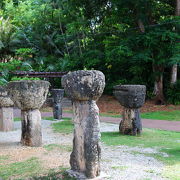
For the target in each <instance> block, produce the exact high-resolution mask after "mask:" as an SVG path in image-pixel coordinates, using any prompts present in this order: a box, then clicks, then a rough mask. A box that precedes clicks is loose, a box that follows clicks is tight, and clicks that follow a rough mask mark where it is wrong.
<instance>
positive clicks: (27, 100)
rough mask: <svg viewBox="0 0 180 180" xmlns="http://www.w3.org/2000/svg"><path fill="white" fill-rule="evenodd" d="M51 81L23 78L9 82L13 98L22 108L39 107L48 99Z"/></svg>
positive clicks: (10, 93)
mask: <svg viewBox="0 0 180 180" xmlns="http://www.w3.org/2000/svg"><path fill="white" fill-rule="evenodd" d="M49 86H50V83H49V82H48V81H41V80H22V81H12V82H10V83H8V92H9V95H10V97H11V99H12V100H13V101H14V102H15V104H16V105H17V106H18V107H19V108H20V109H21V110H27V109H39V108H40V107H41V106H42V105H43V103H44V102H45V100H46V97H47V94H48V91H49Z"/></svg>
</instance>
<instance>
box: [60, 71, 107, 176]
mask: <svg viewBox="0 0 180 180" xmlns="http://www.w3.org/2000/svg"><path fill="white" fill-rule="evenodd" d="M62 86H63V87H64V89H65V92H66V94H67V95H68V96H69V98H70V99H71V100H72V102H73V112H74V115H73V122H74V140H73V151H72V153H71V156H70V165H71V170H69V171H68V172H69V174H70V175H71V176H74V177H76V178H78V179H84V178H95V177H97V176H99V175H100V156H101V147H100V144H99V140H100V123H99V109H98V107H97V105H96V101H97V99H98V98H99V97H100V96H101V94H102V93H103V90H104V87H105V77H104V74H103V73H102V72H100V71H95V70H92V71H83V70H82V71H75V72H71V73H68V74H67V75H65V76H63V77H62Z"/></svg>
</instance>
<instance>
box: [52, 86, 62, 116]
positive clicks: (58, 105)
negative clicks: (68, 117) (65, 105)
mask: <svg viewBox="0 0 180 180" xmlns="http://www.w3.org/2000/svg"><path fill="white" fill-rule="evenodd" d="M51 92H52V96H53V116H54V119H61V118H62V100H63V97H64V89H52V90H51Z"/></svg>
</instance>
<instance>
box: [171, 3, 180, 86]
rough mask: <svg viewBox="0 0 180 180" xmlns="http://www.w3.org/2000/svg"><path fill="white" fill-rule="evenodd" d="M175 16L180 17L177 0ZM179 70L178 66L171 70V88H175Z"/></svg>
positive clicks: (179, 4)
mask: <svg viewBox="0 0 180 180" xmlns="http://www.w3.org/2000/svg"><path fill="white" fill-rule="evenodd" d="M175 16H180V0H176V12H175ZM177 69H178V68H177V64H174V65H173V66H172V70H171V82H170V84H171V86H173V85H174V84H175V83H176V82H177Z"/></svg>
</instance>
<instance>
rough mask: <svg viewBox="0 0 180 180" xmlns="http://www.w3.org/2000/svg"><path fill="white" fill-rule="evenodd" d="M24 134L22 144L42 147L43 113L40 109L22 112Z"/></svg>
mask: <svg viewBox="0 0 180 180" xmlns="http://www.w3.org/2000/svg"><path fill="white" fill-rule="evenodd" d="M21 119H22V121H21V122H22V134H21V143H22V144H23V145H26V146H35V147H38V146H41V145H42V133H41V113H40V111H39V110H38V109H35V110H28V111H24V110H22V111H21Z"/></svg>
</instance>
